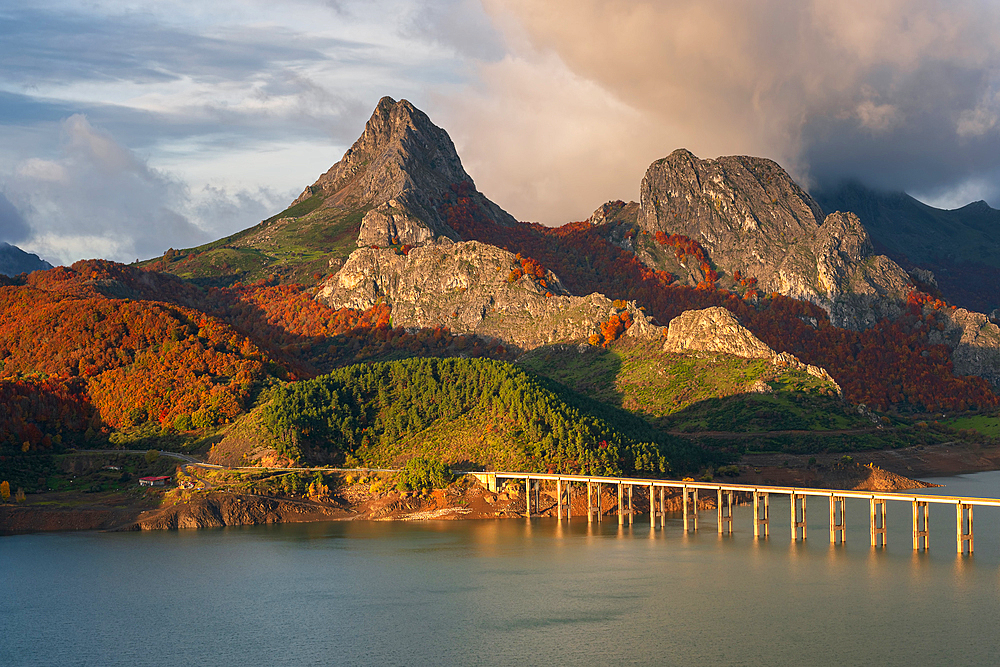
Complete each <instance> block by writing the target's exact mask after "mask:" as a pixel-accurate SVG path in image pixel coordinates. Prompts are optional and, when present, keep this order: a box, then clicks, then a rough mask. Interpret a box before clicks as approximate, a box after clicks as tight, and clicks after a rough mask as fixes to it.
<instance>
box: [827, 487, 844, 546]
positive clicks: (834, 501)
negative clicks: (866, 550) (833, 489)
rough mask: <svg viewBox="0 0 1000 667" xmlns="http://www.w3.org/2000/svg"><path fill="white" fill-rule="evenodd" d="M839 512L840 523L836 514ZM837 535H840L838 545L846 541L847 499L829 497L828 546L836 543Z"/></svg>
mask: <svg viewBox="0 0 1000 667" xmlns="http://www.w3.org/2000/svg"><path fill="white" fill-rule="evenodd" d="M838 510H839V512H840V521H839V522H838V520H837V512H838ZM837 533H840V543H841V544H843V543H844V542H846V541H847V499H846V498H844V497H842V496H835V495H832V494H831V495H830V544H836V543H837Z"/></svg>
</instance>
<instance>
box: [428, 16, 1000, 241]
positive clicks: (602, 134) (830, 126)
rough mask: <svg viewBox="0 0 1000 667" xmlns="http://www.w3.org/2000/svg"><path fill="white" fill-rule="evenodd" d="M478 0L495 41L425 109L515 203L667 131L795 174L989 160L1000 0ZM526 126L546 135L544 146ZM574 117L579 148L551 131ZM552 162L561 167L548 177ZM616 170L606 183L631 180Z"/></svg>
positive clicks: (891, 183)
mask: <svg viewBox="0 0 1000 667" xmlns="http://www.w3.org/2000/svg"><path fill="white" fill-rule="evenodd" d="M484 6H485V7H486V9H487V11H488V12H489V13H490V15H491V17H492V19H493V21H494V25H495V26H497V27H498V29H500V30H501V31H502V33H503V36H504V43H505V44H506V46H507V48H508V56H507V57H506V58H504V59H503V60H501V61H499V62H483V63H481V64H480V67H479V73H480V79H481V81H480V83H479V84H478V85H476V86H474V87H472V89H471V90H469V91H466V90H461V91H457V92H451V91H449V92H448V93H446V94H445V95H444V96H443V99H442V101H440V102H439V103H436V109H437V110H439V111H438V113H437V114H436V115H437V116H440V117H447V118H448V120H449V123H451V124H450V125H449V130H452V129H453V128H454V133H455V134H456V135H458V136H460V137H462V138H463V139H462V142H458V143H460V145H461V144H465V145H467V146H469V147H470V148H471V149H472V151H470V152H471V153H474V155H472V156H470V157H468V158H467V159H468V160H469V161H470V163H475V164H476V165H477V169H482V172H481V175H478V174H477V173H473V175H474V176H476V177H477V178H478V181H479V185H480V186H481V187H482V189H484V191H486V193H487V194H491V193H492V192H494V191H495V192H504V194H505V195H509V196H511V197H512V198H511V199H501V198H499V197H498V200H499V203H500V204H501V205H504V206H508V207H510V208H511V209H513V210H515V211H518V212H519V217H528V218H532V219H545V220H546V221H547V222H559V221H561V220H559V219H557V218H556V216H557V215H558V212H559V211H563V212H568V213H571V216H572V217H579V215H580V213H579V211H580V210H585V209H590V208H594V207H595V206H596V205H597V204H599V203H601V202H600V201H599V200H598V197H597V195H598V194H600V195H601V196H607V194H608V193H607V189H606V188H598V189H597V190H596V191H592V192H591V194H589V196H588V191H590V190H591V187H590V184H591V183H596V182H598V181H600V179H599V178H598V177H597V176H596V175H595V174H604V175H605V177H606V179H607V181H608V182H613V183H620V182H622V180H623V179H621V178H619V176H620V174H621V173H622V171H621V170H622V169H624V170H625V171H627V172H628V175H629V177H630V178H632V177H634V176H635V172H636V171H639V175H640V176H641V172H642V171H644V169H645V167H646V166H647V165H648V164H649V162H650V161H651V160H652V159H655V158H656V157H662V156H664V155H667V154H669V153H670V152H671V151H672V150H674V149H675V148H678V147H686V148H689V149H691V150H692V151H693V152H694V153H696V154H698V155H700V156H702V157H715V156H718V155H731V154H751V155H760V156H765V157H770V158H773V159H776V160H777V161H779V162H780V163H781V164H782V165H783V166H785V167H786V168H788V169H789V170H790V171H791V172H792V174H793V176H795V177H796V178H798V179H799V180H800V181H801V182H802V183H803V184H804V185H806V186H822V185H830V184H834V183H836V182H837V181H839V180H840V179H843V178H851V177H853V178H860V179H861V180H863V181H865V182H868V183H870V184H871V185H874V186H877V187H886V188H894V189H896V188H898V189H910V190H920V189H922V190H928V189H931V188H944V187H948V186H949V185H955V184H958V183H960V182H964V181H966V180H968V179H969V178H972V177H974V176H976V175H977V174H983V173H988V172H992V171H994V170H995V168H996V167H998V166H1000V150H998V149H1000V131H998V127H997V123H996V118H997V117H998V114H1000V98H998V97H997V95H996V93H997V91H998V90H1000V86H998V85H997V82H1000V76H998V75H1000V5H997V4H996V3H993V2H988V1H987V0H975V1H971V2H965V3H959V4H955V3H952V2H946V1H945V0H886V1H885V2H879V3H871V2H866V1H863V0H806V1H798V0H761V1H760V2H753V3H736V2H731V1H730V0H697V1H694V0H661V1H657V2H652V1H645V2H634V3H618V2H608V1H607V0H548V1H547V2H544V3H539V2H533V1H530V0H484ZM513 101H517V104H516V105H515V104H514V103H513ZM451 105H455V106H457V108H459V109H462V111H463V113H462V114H461V115H460V114H458V113H452V112H450V111H449V107H450V106H451ZM497 109H505V110H506V111H507V113H499V112H497V111H495V110H497ZM598 109H599V111H598ZM535 126H537V127H542V128H546V130H547V131H550V132H551V133H552V136H553V139H554V141H556V142H563V143H562V145H561V146H560V147H559V148H557V149H546V148H545V147H544V146H543V145H541V140H540V138H538V137H536V136H534V134H533V133H532V132H531V131H530V130H528V128H531V127H535ZM574 128H575V129H574ZM525 132H527V135H525ZM574 134H576V136H577V141H578V142H579V143H586V144H590V145H591V146H592V147H594V150H591V151H588V150H586V149H584V148H581V147H579V146H575V145H570V144H567V143H566V142H565V141H564V138H568V137H570V136H572V135H574ZM493 136H500V137H505V138H506V141H500V140H494V139H492V138H491V137H493ZM973 139H974V140H975V141H973ZM557 153H558V154H557ZM632 162H638V163H640V164H641V166H640V167H638V168H635V167H630V166H628V165H629V164H631V163H632ZM553 173H562V174H567V175H568V174H574V175H575V176H573V177H572V178H568V179H566V180H564V182H563V185H562V186H561V187H562V188H563V191H562V192H556V191H554V190H550V189H549V188H550V184H552V181H553V179H552V177H551V175H552V174H553ZM508 179H512V180H515V181H517V182H520V183H522V184H525V186H524V187H520V188H516V189H511V188H506V189H505V187H504V185H503V184H504V182H505V181H507V180H508ZM632 182H633V185H631V186H630V187H628V188H627V189H625V188H624V186H622V189H621V190H619V192H620V194H619V196H632V197H634V196H635V194H636V193H637V190H638V179H637V178H636V179H635V180H634V181H632ZM531 183H536V184H538V187H535V188H532V187H528V186H527V184H531ZM552 185H553V186H554V184H552ZM543 190H544V191H543ZM584 199H587V200H588V201H587V202H586V203H584V202H583V201H582V200H584ZM563 219H565V217H564V218H563Z"/></svg>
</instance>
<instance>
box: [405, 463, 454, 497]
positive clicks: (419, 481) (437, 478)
mask: <svg viewBox="0 0 1000 667" xmlns="http://www.w3.org/2000/svg"><path fill="white" fill-rule="evenodd" d="M452 479H453V477H452V474H451V471H450V470H449V469H448V467H447V466H446V465H445V464H444V462H442V461H441V459H436V458H433V459H432V458H424V457H421V456H418V457H415V458H412V459H410V460H409V461H407V462H406V465H405V466H404V467H403V470H402V471H401V472H400V476H399V482H398V483H397V485H396V488H397V489H399V490H400V491H410V490H416V489H443V488H444V487H446V486H448V485H449V484H451V481H452Z"/></svg>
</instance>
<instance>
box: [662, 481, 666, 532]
mask: <svg viewBox="0 0 1000 667" xmlns="http://www.w3.org/2000/svg"><path fill="white" fill-rule="evenodd" d="M665 493H666V489H665V488H664V487H662V486H661V487H660V528H663V529H666V527H667V505H666V503H665V502H664V500H663V497H664V494H665Z"/></svg>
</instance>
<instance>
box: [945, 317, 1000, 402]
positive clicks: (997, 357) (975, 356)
mask: <svg viewBox="0 0 1000 667" xmlns="http://www.w3.org/2000/svg"><path fill="white" fill-rule="evenodd" d="M942 312H943V313H944V315H945V317H944V321H945V327H944V330H943V331H936V330H933V329H932V330H931V331H930V333H929V334H928V338H929V340H930V342H931V343H941V344H944V345H947V346H948V347H950V348H952V350H953V352H952V356H951V358H952V363H953V364H954V369H955V375H978V376H980V377H982V378H985V379H986V380H988V381H989V382H990V383H991V384H993V386H994V387H1000V327H998V326H997V325H996V324H994V323H993V322H991V321H990V320H989V318H987V317H986V315H983V314H982V313H974V312H972V311H969V310H966V309H965V308H957V309H955V310H946V311H942Z"/></svg>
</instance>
